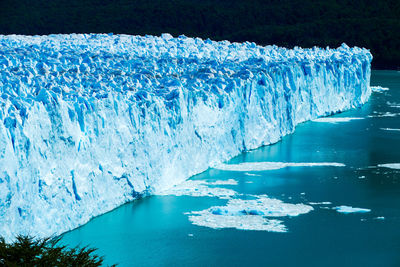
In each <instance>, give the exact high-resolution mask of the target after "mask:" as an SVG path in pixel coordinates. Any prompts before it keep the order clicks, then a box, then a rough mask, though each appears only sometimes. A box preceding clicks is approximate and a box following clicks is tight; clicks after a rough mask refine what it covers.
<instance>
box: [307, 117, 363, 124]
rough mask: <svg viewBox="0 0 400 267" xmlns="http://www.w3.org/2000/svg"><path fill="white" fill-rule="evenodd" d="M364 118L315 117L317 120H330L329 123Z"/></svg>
mask: <svg viewBox="0 0 400 267" xmlns="http://www.w3.org/2000/svg"><path fill="white" fill-rule="evenodd" d="M362 119H364V118H356V117H324V118H319V119H315V120H313V121H315V122H328V123H339V122H349V121H353V120H362Z"/></svg>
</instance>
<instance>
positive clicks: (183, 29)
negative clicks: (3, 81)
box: [0, 0, 400, 68]
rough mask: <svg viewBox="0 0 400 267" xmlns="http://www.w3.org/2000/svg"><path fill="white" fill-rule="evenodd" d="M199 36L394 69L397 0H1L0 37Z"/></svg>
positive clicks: (398, 44) (398, 56)
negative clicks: (345, 50) (353, 55)
mask: <svg viewBox="0 0 400 267" xmlns="http://www.w3.org/2000/svg"><path fill="white" fill-rule="evenodd" d="M91 32H92V33H109V32H113V33H126V34H140V35H145V34H152V35H159V34H161V33H163V32H169V33H171V34H172V35H174V36H177V35H180V34H185V35H186V36H192V37H194V36H198V37H202V38H210V39H213V40H224V39H225V40H230V41H238V42H242V41H254V42H256V43H258V44H261V45H266V44H277V45H280V46H286V47H293V46H295V45H297V46H302V47H312V46H314V45H317V46H322V47H325V46H330V47H337V46H339V45H340V44H341V43H342V42H346V43H347V44H348V45H349V46H354V45H357V46H362V47H366V48H369V49H371V52H372V53H373V55H374V61H373V67H375V68H399V67H400V1H399V0H386V1H376V0H268V1H262V0H250V1H244V0H152V1H148V0H51V1H48V0H0V33H2V34H29V35H34V34H50V33H91Z"/></svg>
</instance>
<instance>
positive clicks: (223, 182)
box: [207, 179, 238, 185]
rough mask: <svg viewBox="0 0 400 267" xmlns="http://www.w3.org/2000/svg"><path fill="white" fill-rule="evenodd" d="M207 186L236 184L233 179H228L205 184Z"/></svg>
mask: <svg viewBox="0 0 400 267" xmlns="http://www.w3.org/2000/svg"><path fill="white" fill-rule="evenodd" d="M207 184H209V185H237V184H238V182H237V181H236V180H234V179H228V180H217V181H214V182H207Z"/></svg>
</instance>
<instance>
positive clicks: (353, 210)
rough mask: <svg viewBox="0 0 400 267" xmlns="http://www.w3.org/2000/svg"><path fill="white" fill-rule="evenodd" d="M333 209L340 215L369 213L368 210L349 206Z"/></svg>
mask: <svg viewBox="0 0 400 267" xmlns="http://www.w3.org/2000/svg"><path fill="white" fill-rule="evenodd" d="M333 209H335V210H336V211H337V212H340V213H366V212H370V211H371V210H370V209H362V208H353V207H351V206H338V207H334V208H333Z"/></svg>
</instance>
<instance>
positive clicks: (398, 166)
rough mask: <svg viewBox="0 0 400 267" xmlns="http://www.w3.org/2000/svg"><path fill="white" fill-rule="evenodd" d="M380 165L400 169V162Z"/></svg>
mask: <svg viewBox="0 0 400 267" xmlns="http://www.w3.org/2000/svg"><path fill="white" fill-rule="evenodd" d="M378 167H381V168H389V169H396V170H400V163H387V164H378Z"/></svg>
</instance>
